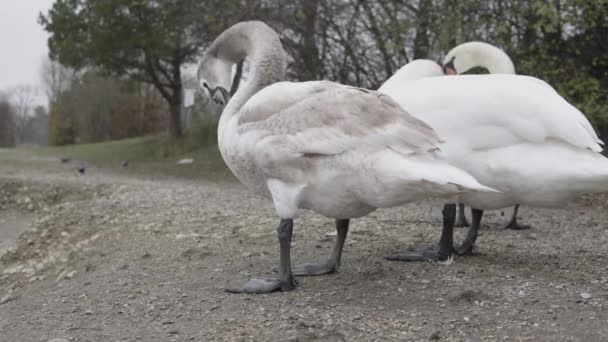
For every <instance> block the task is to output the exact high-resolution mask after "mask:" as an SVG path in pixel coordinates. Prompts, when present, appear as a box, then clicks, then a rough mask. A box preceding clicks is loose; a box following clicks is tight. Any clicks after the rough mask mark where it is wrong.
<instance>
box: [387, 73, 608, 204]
mask: <svg viewBox="0 0 608 342" xmlns="http://www.w3.org/2000/svg"><path fill="white" fill-rule="evenodd" d="M380 91H381V92H383V93H385V94H387V95H390V96H391V97H393V98H394V99H395V101H396V102H398V103H399V104H400V105H401V106H402V107H403V108H404V109H405V110H407V111H408V112H409V113H411V114H412V115H414V116H416V117H418V118H420V119H421V120H423V121H424V122H426V123H427V124H429V125H430V126H431V127H433V128H434V129H435V130H436V131H437V134H438V135H439V136H441V137H442V138H443V139H445V141H446V144H445V145H444V147H443V150H444V151H445V153H446V155H447V158H448V160H449V162H450V163H451V164H452V165H455V166H457V167H459V168H461V169H463V170H465V171H467V172H468V173H470V174H471V175H473V176H474V177H475V178H476V179H477V180H478V181H479V182H481V183H482V184H485V185H487V186H490V187H492V188H495V189H497V190H500V191H501V193H469V194H463V195H462V196H461V198H460V199H461V201H462V202H464V203H465V204H468V205H470V206H472V207H475V208H478V209H499V208H504V207H507V206H510V205H514V204H524V205H529V206H540V207H552V206H559V205H562V204H564V203H565V202H566V201H567V200H569V199H572V198H573V197H576V196H579V195H581V194H585V193H591V192H604V191H608V159H606V158H605V157H604V156H602V155H601V154H600V153H599V152H600V151H601V150H602V148H601V146H600V144H602V142H601V141H600V139H599V138H598V137H597V135H596V133H595V132H594V130H593V128H592V127H591V125H590V123H589V121H588V120H587V119H586V118H585V117H584V115H583V114H582V113H581V112H580V111H578V110H577V109H576V108H575V107H573V106H572V105H570V104H569V103H568V102H567V101H566V100H564V99H563V98H562V97H561V96H560V95H559V94H557V93H556V92H555V90H554V89H553V88H551V87H550V86H549V85H548V84H546V83H545V82H543V81H541V80H538V79H536V78H532V77H527V76H517V75H461V76H458V77H428V78H421V79H418V80H409V81H407V82H394V81H393V82H391V83H388V84H387V86H386V87H382V88H381V89H380Z"/></svg>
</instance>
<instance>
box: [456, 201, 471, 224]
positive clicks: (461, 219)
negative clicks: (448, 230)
mask: <svg viewBox="0 0 608 342" xmlns="http://www.w3.org/2000/svg"><path fill="white" fill-rule="evenodd" d="M468 226H469V222H467V216H466V215H465V210H464V204H462V203H458V211H457V212H456V220H455V221H454V227H468Z"/></svg>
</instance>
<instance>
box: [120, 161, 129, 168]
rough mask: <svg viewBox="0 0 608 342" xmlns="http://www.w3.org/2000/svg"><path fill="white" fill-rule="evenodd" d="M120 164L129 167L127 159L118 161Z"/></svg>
mask: <svg viewBox="0 0 608 342" xmlns="http://www.w3.org/2000/svg"><path fill="white" fill-rule="evenodd" d="M120 166H122V167H124V168H127V167H129V161H128V160H123V161H122V163H120Z"/></svg>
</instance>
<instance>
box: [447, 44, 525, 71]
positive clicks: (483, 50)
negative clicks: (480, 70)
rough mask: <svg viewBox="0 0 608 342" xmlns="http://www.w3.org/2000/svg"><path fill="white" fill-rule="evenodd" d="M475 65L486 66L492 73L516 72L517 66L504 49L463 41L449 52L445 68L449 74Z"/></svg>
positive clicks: (466, 69)
mask: <svg viewBox="0 0 608 342" xmlns="http://www.w3.org/2000/svg"><path fill="white" fill-rule="evenodd" d="M475 67H484V68H486V69H487V70H488V72H489V73H490V74H515V66H514V65H513V61H511V58H509V55H507V54H506V53H505V52H504V51H503V50H502V49H500V48H498V47H496V46H494V45H492V44H488V43H484V42H468V43H463V44H460V45H458V46H456V47H455V48H453V49H452V50H450V51H449V52H448V54H447V55H445V58H444V60H443V70H444V72H445V73H446V74H448V75H453V74H456V75H458V74H462V73H465V72H467V71H468V70H470V69H472V68H475Z"/></svg>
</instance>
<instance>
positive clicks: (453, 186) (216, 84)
mask: <svg viewBox="0 0 608 342" xmlns="http://www.w3.org/2000/svg"><path fill="white" fill-rule="evenodd" d="M244 59H247V60H248V61H249V65H250V74H249V77H248V80H247V82H245V83H244V84H241V86H240V87H239V88H238V90H237V91H236V93H235V94H234V96H232V97H230V94H229V92H228V91H227V89H230V81H231V77H230V75H231V69H232V66H233V65H234V64H236V63H239V62H241V61H242V60H244ZM285 65H286V58H285V55H284V51H283V47H282V45H281V42H280V40H279V37H278V35H277V34H276V32H275V31H274V30H272V29H271V28H270V27H269V26H267V25H266V24H264V23H262V22H259V21H250V22H242V23H238V24H236V25H234V26H232V27H230V28H229V29H227V30H226V31H225V32H223V33H222V34H221V35H220V36H219V37H218V38H217V39H216V40H215V41H214V42H213V44H211V46H210V47H209V48H208V49H207V50H206V51H205V53H204V55H203V57H202V59H201V61H200V64H199V69H198V79H199V83H200V85H201V87H202V89H203V90H204V92H205V93H206V94H207V95H208V96H210V97H212V98H214V99H215V100H216V101H218V102H220V103H223V104H225V105H226V107H225V108H224V110H223V112H222V115H221V118H220V122H219V127H218V145H219V149H220V151H221V154H222V157H223V158H224V161H225V162H226V164H227V165H228V167H229V168H230V170H231V171H232V172H233V173H234V175H235V176H236V177H237V178H238V179H239V180H240V181H241V182H243V183H244V184H245V185H246V186H247V187H248V188H249V189H250V190H251V191H254V192H255V193H258V194H261V195H263V196H266V197H269V198H271V199H272V201H273V203H274V208H275V210H276V212H277V214H278V216H279V218H280V223H279V226H278V228H277V233H278V239H279V244H280V263H279V269H278V271H279V276H278V279H271V278H253V279H251V280H249V281H248V282H246V283H245V284H244V285H242V286H241V287H240V288H238V289H232V290H229V291H231V292H244V293H266V292H271V291H274V290H282V291H289V290H292V289H293V288H294V287H295V285H296V282H295V281H294V274H295V275H315V274H323V273H329V272H333V271H336V270H337V268H338V266H339V263H340V255H341V251H342V245H343V242H344V239H345V238H346V234H347V231H348V224H349V219H351V218H356V217H360V216H364V215H366V214H368V213H370V212H372V211H374V210H375V209H376V208H385V207H394V206H398V205H401V204H404V203H407V202H411V201H416V200H420V199H423V198H427V197H431V196H450V195H456V194H460V193H463V192H467V191H470V190H475V191H493V190H492V189H489V188H487V187H485V186H483V185H481V184H479V183H478V182H477V181H476V180H475V179H474V178H473V177H471V176H470V175H468V174H467V173H465V172H464V171H462V170H460V169H458V168H455V167H453V166H451V165H449V164H447V163H446V162H444V161H443V160H442V159H441V156H440V155H441V153H440V151H439V145H440V140H439V138H438V137H437V135H436V134H435V133H434V131H433V130H432V129H431V128H430V127H429V126H428V125H426V124H425V123H424V122H422V121H420V120H418V119H416V118H414V117H412V116H411V115H409V114H408V113H406V112H405V111H404V110H402V109H401V108H400V107H399V105H398V104H396V103H395V102H394V101H393V100H392V99H391V98H390V97H389V96H386V95H382V94H380V93H377V92H375V91H369V90H365V89H360V88H354V87H349V86H344V85H341V84H338V83H332V82H327V81H319V82H302V83H292V82H280V81H282V80H283V78H284V74H285ZM277 82H279V83H277ZM299 209H310V210H313V211H314V212H316V213H319V214H322V215H324V216H327V217H331V218H334V219H336V229H337V232H338V234H337V238H336V242H335V245H334V247H333V251H332V253H331V257H330V258H329V259H328V260H327V261H325V262H321V263H309V264H304V265H300V266H295V267H294V268H293V270H292V267H291V262H290V243H291V235H292V229H293V219H294V217H295V216H296V214H297V212H298V210H299ZM452 224H453V222H452Z"/></svg>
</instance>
